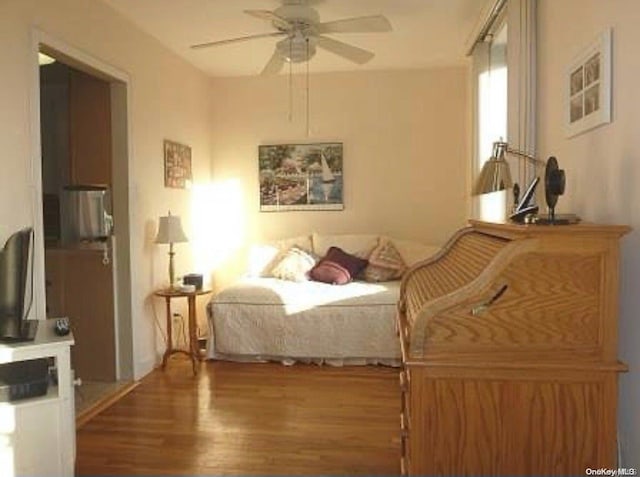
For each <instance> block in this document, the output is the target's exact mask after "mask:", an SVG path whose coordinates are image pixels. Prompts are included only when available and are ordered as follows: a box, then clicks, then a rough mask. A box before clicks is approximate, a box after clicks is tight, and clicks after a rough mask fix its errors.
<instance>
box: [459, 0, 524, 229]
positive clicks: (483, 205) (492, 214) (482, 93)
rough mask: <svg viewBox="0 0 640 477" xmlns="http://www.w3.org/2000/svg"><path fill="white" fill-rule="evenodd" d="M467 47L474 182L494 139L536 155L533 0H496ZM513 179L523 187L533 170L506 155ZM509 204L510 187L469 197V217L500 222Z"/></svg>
mask: <svg viewBox="0 0 640 477" xmlns="http://www.w3.org/2000/svg"><path fill="white" fill-rule="evenodd" d="M488 6H489V7H491V8H490V9H489V10H488V11H487V14H486V16H485V18H486V20H485V21H484V22H483V23H481V24H480V28H479V29H478V34H477V36H474V39H475V42H474V44H473V45H472V47H471V48H470V54H471V56H472V64H473V67H472V78H473V104H474V128H473V135H474V137H473V142H472V143H473V157H472V161H471V179H472V181H475V179H476V178H477V176H478V174H479V173H480V170H481V169H482V166H483V164H484V163H485V161H487V159H489V157H490V156H491V152H492V146H493V143H494V142H495V141H498V140H500V138H502V139H503V140H504V141H507V142H508V143H509V146H510V147H512V148H514V149H518V150H521V151H524V152H527V153H529V154H535V151H534V150H533V149H534V147H533V146H534V136H535V129H534V126H535V111H534V107H533V106H534V104H535V84H534V81H533V78H534V77H535V0H495V2H493V3H492V4H489V5H488ZM509 163H510V166H511V174H512V177H513V180H514V182H518V183H520V189H521V190H523V189H524V188H526V185H527V184H528V182H529V180H530V179H532V178H533V175H535V170H533V171H528V170H527V169H526V167H527V166H526V164H524V163H523V162H522V161H520V160H518V159H517V158H511V159H509ZM512 204H513V194H512V190H507V191H500V192H494V193H490V194H484V195H481V196H476V197H473V199H472V210H471V215H472V217H474V218H479V219H482V220H490V221H499V220H504V218H505V217H506V215H507V210H508V209H509V208H510V206H511V205H512Z"/></svg>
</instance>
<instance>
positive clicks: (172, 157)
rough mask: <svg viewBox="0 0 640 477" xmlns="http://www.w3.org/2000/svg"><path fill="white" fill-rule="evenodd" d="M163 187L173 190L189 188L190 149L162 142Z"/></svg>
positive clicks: (165, 141)
mask: <svg viewBox="0 0 640 477" xmlns="http://www.w3.org/2000/svg"><path fill="white" fill-rule="evenodd" d="M163 146H164V186H165V187H170V188H173V189H186V188H188V187H191V181H192V180H193V176H192V172H191V148H190V147H189V146H186V145H184V144H180V143H178V142H175V141H170V140H168V139H165V140H164V143H163Z"/></svg>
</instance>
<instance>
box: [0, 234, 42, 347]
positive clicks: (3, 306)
mask: <svg viewBox="0 0 640 477" xmlns="http://www.w3.org/2000/svg"><path fill="white" fill-rule="evenodd" d="M32 250H33V229H32V228H25V229H23V230H20V231H19V232H16V233H14V234H13V235H12V236H11V237H9V239H8V240H7V242H6V243H5V245H4V248H3V249H2V250H0V341H29V340H33V339H34V338H35V333H36V330H37V325H38V321H37V320H27V315H28V314H29V310H30V309H31V304H32V302H33V258H32V255H33V253H32ZM30 263H31V270H30V268H29V264H30ZM29 276H31V289H30V292H29V297H28V300H27V288H28V283H29Z"/></svg>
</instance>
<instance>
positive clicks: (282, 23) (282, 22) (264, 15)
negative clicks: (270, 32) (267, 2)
mask: <svg viewBox="0 0 640 477" xmlns="http://www.w3.org/2000/svg"><path fill="white" fill-rule="evenodd" d="M244 13H246V14H247V15H251V16H252V17H256V18H260V19H262V20H269V21H272V22H273V24H274V25H275V26H276V27H277V28H281V29H283V30H286V31H289V30H291V28H292V27H293V25H291V23H289V21H288V20H287V19H286V18H282V17H281V16H280V15H276V14H275V13H273V12H270V11H269V10H245V11H244Z"/></svg>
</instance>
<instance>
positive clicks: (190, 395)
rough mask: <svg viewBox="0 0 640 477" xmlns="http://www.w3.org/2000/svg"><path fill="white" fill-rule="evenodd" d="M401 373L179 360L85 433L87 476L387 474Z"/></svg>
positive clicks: (81, 468) (82, 471)
mask: <svg viewBox="0 0 640 477" xmlns="http://www.w3.org/2000/svg"><path fill="white" fill-rule="evenodd" d="M399 399H400V398H399V389H398V370H395V369H391V368H383V367H345V368H331V367H327V366H324V367H319V366H315V365H295V366H291V367H286V366H282V365H280V364H274V363H269V364H242V363H225V362H204V363H201V364H200V373H199V374H198V376H197V377H193V376H192V373H191V367H190V362H189V360H187V359H183V358H182V357H175V358H173V359H171V360H170V362H169V364H168V366H167V369H166V371H164V372H163V371H161V370H156V371H154V372H153V373H151V374H150V375H149V376H148V377H146V378H145V379H144V380H143V381H142V382H141V384H140V385H139V386H138V387H137V388H136V389H134V390H133V391H132V392H131V393H130V394H128V395H127V396H125V397H124V398H123V399H121V400H120V401H118V402H117V403H116V404H114V405H113V406H112V407H110V408H109V409H107V410H105V411H104V412H102V413H101V414H99V415H98V416H96V417H95V418H94V419H92V420H91V421H89V422H88V423H87V424H85V425H84V426H83V427H82V428H81V429H79V430H78V435H77V474H78V475H98V474H100V475H109V474H110V475H117V474H127V475H143V474H144V475H213V474H215V475H252V474H253V475H255V474H262V475H264V474H272V475H276V474H279V475H291V474H307V475H309V474H315V475H319V474H333V475H336V474H369V475H371V474H380V475H382V474H384V475H392V474H398V473H399V472H400V468H399V452H400V449H399V447H400V442H399V417H398V416H399V405H400V404H399Z"/></svg>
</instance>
